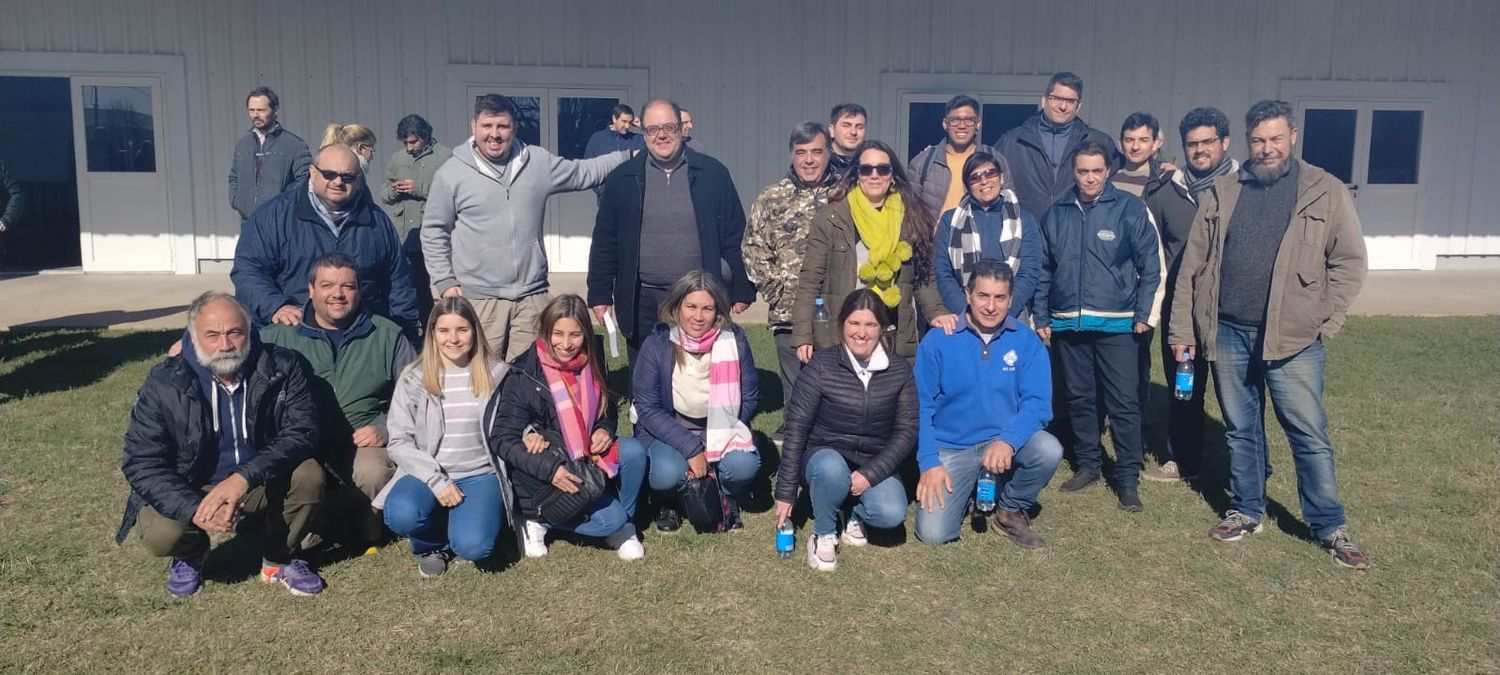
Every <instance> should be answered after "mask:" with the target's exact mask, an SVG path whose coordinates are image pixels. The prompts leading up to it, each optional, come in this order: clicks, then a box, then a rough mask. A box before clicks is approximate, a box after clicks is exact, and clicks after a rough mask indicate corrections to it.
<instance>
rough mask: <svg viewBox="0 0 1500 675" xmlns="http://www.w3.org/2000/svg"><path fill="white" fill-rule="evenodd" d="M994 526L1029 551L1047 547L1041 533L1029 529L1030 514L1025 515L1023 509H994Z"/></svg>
mask: <svg viewBox="0 0 1500 675" xmlns="http://www.w3.org/2000/svg"><path fill="white" fill-rule="evenodd" d="M995 527H996V528H998V529H999V530H1000V531H1001V532H1004V533H1005V536H1007V537H1010V540H1011V541H1012V542H1015V544H1016V546H1020V547H1021V548H1024V549H1027V550H1030V551H1035V550H1037V549H1042V548H1047V542H1046V540H1044V539H1042V535H1040V534H1037V533H1036V530H1033V529H1031V516H1028V515H1026V512H1025V511H1006V510H1005V509H995Z"/></svg>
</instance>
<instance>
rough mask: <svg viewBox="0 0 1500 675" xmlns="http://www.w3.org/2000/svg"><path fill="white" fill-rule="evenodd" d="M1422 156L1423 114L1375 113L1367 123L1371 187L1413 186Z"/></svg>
mask: <svg viewBox="0 0 1500 675" xmlns="http://www.w3.org/2000/svg"><path fill="white" fill-rule="evenodd" d="M1421 156H1422V111H1420V110H1376V111H1374V113H1373V115H1372V116H1371V123H1370V167H1369V173H1368V175H1367V176H1366V182H1368V183H1370V184H1371V185H1415V184H1416V183H1417V168H1418V163H1419V160H1420V159H1421Z"/></svg>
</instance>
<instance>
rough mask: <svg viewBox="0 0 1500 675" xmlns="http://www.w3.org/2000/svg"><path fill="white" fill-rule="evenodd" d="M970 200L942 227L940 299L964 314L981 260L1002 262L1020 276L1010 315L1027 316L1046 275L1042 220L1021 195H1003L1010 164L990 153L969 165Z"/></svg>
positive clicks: (935, 260)
mask: <svg viewBox="0 0 1500 675" xmlns="http://www.w3.org/2000/svg"><path fill="white" fill-rule="evenodd" d="M963 175H964V190H965V193H964V198H963V199H962V200H961V201H959V203H958V207H957V208H953V209H949V210H948V211H945V212H944V213H943V217H942V218H941V219H940V220H939V221H938V228H937V240H936V244H935V245H934V246H933V250H932V269H933V274H934V275H935V276H936V277H937V289H938V294H939V295H941V296H942V298H943V305H944V306H946V307H947V308H948V311H950V312H953V313H955V314H962V313H963V312H964V310H965V309H967V305H968V300H967V299H966V296H965V295H964V284H966V283H968V281H969V274H970V273H971V272H973V271H974V265H976V264H978V263H979V261H981V260H998V261H1000V262H1003V263H1005V264H1007V265H1010V269H1011V271H1012V272H1013V273H1014V274H1015V283H1014V284H1013V285H1012V287H1011V300H1012V301H1011V304H1010V313H1011V315H1012V316H1017V317H1019V316H1022V313H1023V312H1025V311H1026V310H1027V308H1028V307H1029V306H1030V305H1031V296H1032V295H1035V294H1036V284H1037V277H1038V275H1039V274H1040V273H1041V269H1042V240H1041V231H1040V230H1038V229H1037V224H1036V218H1033V217H1032V215H1031V214H1030V213H1027V212H1026V211H1024V210H1022V209H1021V204H1020V202H1019V201H1018V200H1017V199H1016V193H1014V192H1012V191H1010V190H1008V189H1003V186H1004V183H1005V167H1004V164H1002V163H1001V162H1000V160H999V159H998V158H997V157H995V156H994V155H992V154H990V153H988V152H983V151H980V152H975V153H974V154H972V155H969V159H968V161H965V162H964V172H963Z"/></svg>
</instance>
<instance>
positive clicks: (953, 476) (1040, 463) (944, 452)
mask: <svg viewBox="0 0 1500 675" xmlns="http://www.w3.org/2000/svg"><path fill="white" fill-rule="evenodd" d="M987 445H989V443H988V442H986V443H980V444H978V445H972V446H969V447H967V448H956V449H941V450H938V459H939V460H941V461H942V463H943V468H944V469H947V470H948V478H949V480H951V481H952V482H953V492H950V493H948V494H946V495H944V496H943V505H942V506H934V508H933V511H932V512H930V513H929V512H928V511H927V509H926V508H924V507H923V506H922V505H921V504H920V503H919V504H917V538H918V539H921V540H922V543H924V544H942V543H946V542H950V541H953V540H955V539H958V533H959V528H960V527H961V526H962V525H963V520H964V511H965V510H966V509H967V507H968V504H969V500H970V499H971V498H973V496H974V486H975V484H977V483H978V482H979V472H980V470H981V469H982V467H981V466H980V461H981V460H983V459H984V448H985V446H987ZM1062 454H1063V451H1062V444H1061V443H1058V442H1057V439H1056V438H1054V437H1053V436H1052V434H1049V433H1047V432H1045V431H1038V432H1036V433H1035V434H1032V436H1031V440H1029V441H1026V445H1023V446H1021V447H1020V448H1019V449H1018V450H1016V454H1015V456H1014V457H1012V458H1011V465H1010V470H1009V471H1006V472H1005V473H1003V474H1000V475H998V476H996V477H995V483H996V487H997V488H998V492H997V494H998V498H997V499H996V500H995V501H996V504H997V506H998V507H999V508H1001V509H1004V510H1006V511H1026V510H1029V509H1030V508H1031V507H1033V506H1035V505H1036V498H1037V495H1040V494H1041V493H1042V488H1044V487H1047V482H1048V481H1050V480H1052V474H1053V473H1054V472H1056V471H1057V465H1058V463H1060V462H1062Z"/></svg>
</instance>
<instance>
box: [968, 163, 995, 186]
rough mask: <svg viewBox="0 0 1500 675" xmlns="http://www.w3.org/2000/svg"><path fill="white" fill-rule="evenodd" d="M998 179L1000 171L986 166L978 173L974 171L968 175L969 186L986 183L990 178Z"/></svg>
mask: <svg viewBox="0 0 1500 675" xmlns="http://www.w3.org/2000/svg"><path fill="white" fill-rule="evenodd" d="M999 177H1000V170H999V169H996V168H995V167H993V166H987V167H984V168H983V169H980V170H978V171H975V172H974V173H971V174H969V178H968V181H969V185H977V184H979V183H983V182H984V181H987V180H989V179H991V178H999Z"/></svg>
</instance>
